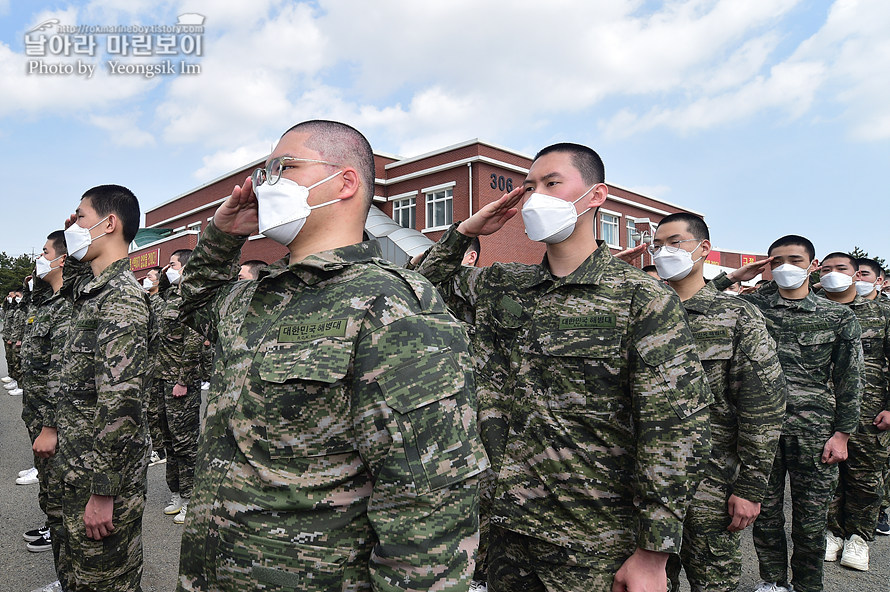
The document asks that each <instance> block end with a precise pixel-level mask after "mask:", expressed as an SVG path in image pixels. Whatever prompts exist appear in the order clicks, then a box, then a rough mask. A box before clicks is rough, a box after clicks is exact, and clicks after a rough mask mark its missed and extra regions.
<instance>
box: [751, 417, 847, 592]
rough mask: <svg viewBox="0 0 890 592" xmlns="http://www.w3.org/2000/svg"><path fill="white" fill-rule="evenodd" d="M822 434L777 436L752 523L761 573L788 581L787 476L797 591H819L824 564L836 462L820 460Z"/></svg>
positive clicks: (777, 580)
mask: <svg viewBox="0 0 890 592" xmlns="http://www.w3.org/2000/svg"><path fill="white" fill-rule="evenodd" d="M824 446H825V439H821V438H809V437H803V436H784V435H783V436H781V437H780V438H779V447H778V449H777V450H776V458H775V460H774V461H773V468H772V471H770V476H769V483H768V484H767V488H766V493H765V494H764V497H763V502H762V506H761V509H760V516H759V517H758V518H757V520H756V521H755V522H754V548H755V550H756V551H757V560H758V563H759V564H760V577H761V579H763V580H764V581H767V582H778V583H779V584H787V583H788V542H787V540H786V539H785V514H784V500H785V475H786V474H787V475H788V478H789V480H790V482H791V516H792V518H791V540H792V542H793V543H794V552H793V554H792V555H791V570H792V573H793V574H794V578H793V581H792V583H793V586H794V590H795V592H821V591H822V564H823V560H824V557H825V531H826V527H827V523H828V504H829V503H830V502H831V499H832V497H833V496H834V491H835V489H836V488H837V475H838V468H837V465H826V464H824V463H823V462H822V459H821V457H822V449H823V447H824Z"/></svg>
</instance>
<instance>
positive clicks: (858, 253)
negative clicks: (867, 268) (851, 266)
mask: <svg viewBox="0 0 890 592" xmlns="http://www.w3.org/2000/svg"><path fill="white" fill-rule="evenodd" d="M850 255H852V256H853V257H856V258H857V259H874V260H875V263H877V264H878V265H880V266H881V269H883V270H884V275H885V276H890V267H887V262H886V261H885V260H884V259H883V258H882V257H872V256H870V255H869V254H868V251H863V250H862V249H860V248H859V247H853V250H852V251H850Z"/></svg>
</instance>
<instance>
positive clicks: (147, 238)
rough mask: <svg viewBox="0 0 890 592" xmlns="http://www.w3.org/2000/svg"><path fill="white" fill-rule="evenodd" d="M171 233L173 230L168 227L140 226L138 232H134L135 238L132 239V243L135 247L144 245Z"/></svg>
mask: <svg viewBox="0 0 890 592" xmlns="http://www.w3.org/2000/svg"><path fill="white" fill-rule="evenodd" d="M171 234H173V230H171V229H170V228H140V229H139V232H137V233H136V238H134V239H133V243H134V244H135V245H136V246H137V247H144V246H145V245H147V244H149V243H153V242H155V241H156V240H161V239H162V238H167V237H168V236H170V235H171Z"/></svg>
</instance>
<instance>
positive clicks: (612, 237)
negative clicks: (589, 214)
mask: <svg viewBox="0 0 890 592" xmlns="http://www.w3.org/2000/svg"><path fill="white" fill-rule="evenodd" d="M600 216H601V217H600V238H601V239H602V240H604V241H606V244H608V245H611V246H616V247H617V246H618V245H619V244H620V243H619V242H618V220H619V218H618V216H613V215H612V214H600Z"/></svg>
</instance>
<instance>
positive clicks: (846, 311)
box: [713, 235, 864, 592]
mask: <svg viewBox="0 0 890 592" xmlns="http://www.w3.org/2000/svg"><path fill="white" fill-rule="evenodd" d="M767 265H769V266H770V267H771V269H772V273H773V277H774V278H775V282H773V283H770V284H767V285H765V286H763V287H762V288H761V289H759V290H758V291H757V292H754V293H752V294H743V295H742V296H740V297H741V298H744V299H745V300H747V301H748V302H751V303H753V304H754V305H755V306H757V307H758V308H759V309H760V311H761V312H762V313H763V316H764V317H765V318H766V326H767V329H768V330H769V332H770V335H771V336H772V337H773V339H774V340H775V341H776V346H777V349H778V352H779V361H780V362H781V364H782V370H783V371H784V373H785V379H786V381H787V384H788V394H787V399H786V411H785V423H784V425H783V427H782V436H781V437H780V438H779V447H778V451H777V452H776V458H775V460H774V461H773V468H772V471H771V473H770V478H769V484H768V485H767V492H766V495H765V496H764V499H763V504H762V507H761V511H760V516H759V517H758V518H757V521H756V522H755V523H754V547H755V549H756V551H757V558H758V561H759V564H760V577H761V578H763V580H764V581H763V583H762V584H761V585H760V587H759V588H758V590H760V591H770V592H774V591H776V590H780V591H781V590H788V589H789V588H788V580H789V578H788V550H787V542H786V539H785V530H784V524H785V518H784V510H783V506H784V497H785V476H786V474H787V475H788V477H789V478H790V481H791V507H792V528H791V540H792V541H793V542H794V552H793V554H792V556H791V569H792V572H793V580H792V583H793V586H794V590H795V592H821V590H822V570H823V566H822V563H823V561H822V559H823V557H824V555H825V532H826V525H827V520H828V504H829V503H830V501H831V499H832V497H833V496H834V491H835V488H836V486H837V475H838V468H837V463H839V462H841V461H843V460H845V459H846V457H847V440H848V439H849V435H850V434H851V433H853V432H855V431H856V427H857V425H858V423H859V401H860V399H861V397H862V381H861V376H862V374H863V372H864V367H863V362H862V345H861V344H860V339H859V337H860V334H861V330H860V328H859V323H858V322H857V321H856V316H855V315H854V314H853V312H852V311H851V310H850V308H849V307H846V306H843V305H840V304H835V303H833V302H829V301H827V300H826V299H824V298H819V297H817V296H816V295H815V294H813V292H812V291H811V290H810V286H809V284H808V282H807V279H808V276H809V272H810V271H811V270H813V269H814V268H815V266H817V265H818V261H817V260H816V259H815V249H814V248H813V244H812V243H811V242H810V241H809V240H807V239H806V238H804V237H801V236H797V235H789V236H785V237H782V238H780V239H778V240H777V241H775V242H774V243H773V244H772V245H771V246H770V248H769V257H768V258H767V259H764V260H762V261H758V262H755V263H751V264H749V265H746V266H743V267H742V268H741V269H738V270H736V271H734V272H732V273H731V274H729V276H726V275H725V274H721V275H719V276H717V277H716V278H714V280H713V281H714V285H715V287H716V288H717V289H718V290H721V289H724V288H725V287H727V286H729V285H730V284H732V283H734V282H736V281H740V280H750V279H752V278H753V277H755V276H756V275H757V274H758V273H760V271H761V270H762V269H764V268H765V267H766V266H767Z"/></svg>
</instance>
